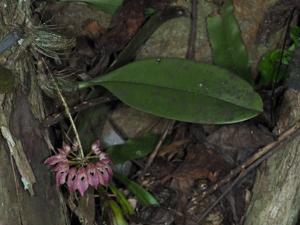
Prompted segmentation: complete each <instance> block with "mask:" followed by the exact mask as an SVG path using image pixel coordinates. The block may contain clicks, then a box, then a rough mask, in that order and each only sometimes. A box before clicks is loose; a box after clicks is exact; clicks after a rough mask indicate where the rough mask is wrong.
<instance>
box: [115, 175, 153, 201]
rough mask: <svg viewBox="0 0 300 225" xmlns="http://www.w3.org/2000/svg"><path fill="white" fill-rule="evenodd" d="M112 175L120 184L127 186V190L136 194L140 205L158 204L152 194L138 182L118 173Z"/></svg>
mask: <svg viewBox="0 0 300 225" xmlns="http://www.w3.org/2000/svg"><path fill="white" fill-rule="evenodd" d="M114 177H115V178H116V179H118V180H119V181H120V182H121V183H122V184H124V185H125V186H126V187H127V188H128V190H129V191H130V192H131V193H132V194H134V195H135V196H136V198H137V200H138V202H139V203H140V204H141V205H143V206H150V205H159V203H158V202H157V200H156V199H155V198H154V197H153V195H151V194H150V193H149V192H148V191H147V190H145V189H144V188H143V187H142V186H141V185H139V184H138V183H136V182H134V181H132V180H130V179H128V178H127V177H125V176H123V175H121V174H118V173H114Z"/></svg>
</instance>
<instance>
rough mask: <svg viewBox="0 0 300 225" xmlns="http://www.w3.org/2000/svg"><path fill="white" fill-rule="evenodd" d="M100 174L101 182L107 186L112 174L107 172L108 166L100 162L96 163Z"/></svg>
mask: <svg viewBox="0 0 300 225" xmlns="http://www.w3.org/2000/svg"><path fill="white" fill-rule="evenodd" d="M96 166H97V171H98V176H99V178H100V181H101V182H100V183H101V184H102V185H104V186H107V185H108V183H109V180H110V175H109V173H108V172H107V170H106V168H105V167H104V166H103V164H101V163H100V162H98V163H96Z"/></svg>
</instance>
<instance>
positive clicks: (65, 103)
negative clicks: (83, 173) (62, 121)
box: [43, 60, 84, 159]
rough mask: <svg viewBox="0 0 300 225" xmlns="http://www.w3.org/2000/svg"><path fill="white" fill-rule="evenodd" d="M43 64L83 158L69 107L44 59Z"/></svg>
mask: <svg viewBox="0 0 300 225" xmlns="http://www.w3.org/2000/svg"><path fill="white" fill-rule="evenodd" d="M43 61H44V60H43ZM44 64H45V65H46V67H47V69H48V71H49V74H50V76H51V79H52V80H53V83H54V85H55V88H56V91H57V94H58V96H59V98H60V100H61V102H62V104H63V106H64V108H65V111H66V115H67V117H68V118H69V120H70V123H71V127H72V129H73V131H74V134H75V138H76V140H77V142H78V147H79V152H80V155H81V158H82V159H83V158H84V152H83V148H82V144H81V141H80V138H79V134H78V131H77V128H76V126H75V123H74V120H73V118H72V115H71V112H70V109H69V107H68V104H67V102H66V100H65V98H64V96H63V95H62V93H61V91H60V89H59V86H58V84H57V82H56V80H55V78H54V76H53V75H52V73H51V71H50V70H49V68H48V66H47V64H46V62H45V61H44Z"/></svg>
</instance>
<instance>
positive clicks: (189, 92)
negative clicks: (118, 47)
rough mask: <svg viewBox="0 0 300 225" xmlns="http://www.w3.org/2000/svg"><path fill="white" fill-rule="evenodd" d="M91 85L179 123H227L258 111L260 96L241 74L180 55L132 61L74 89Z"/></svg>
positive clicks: (79, 84)
mask: <svg viewBox="0 0 300 225" xmlns="http://www.w3.org/2000/svg"><path fill="white" fill-rule="evenodd" d="M95 85H101V86H104V87H105V88H107V89H108V90H110V91H111V92H112V93H113V94H114V95H115V96H117V97H118V98H119V99H121V100H122V101H123V102H124V103H126V104H128V105H129V106H132V107H134V108H136V109H139V110H141V111H144V112H148V113H152V114H154V115H157V116H161V117H165V118H169V119H174V120H179V121H185V122H194V123H206V124H227V123H234V122H240V121H244V120H247V119H250V118H253V117H255V116H256V115H258V114H259V113H261V112H262V111H263V104H262V100H261V98H260V96H259V95H258V94H257V93H256V92H255V91H254V90H253V89H252V87H251V86H250V85H249V84H248V83H247V82H246V81H244V80H243V79H241V78H239V77H237V76H235V75H234V74H232V73H231V72H229V71H228V70H225V69H223V68H219V67H217V66H214V65H209V64H201V63H197V62H194V61H190V60H184V59H176V58H164V59H146V60H140V61H136V62H133V63H130V64H127V65H126V66H123V67H121V68H119V69H117V70H114V71H112V72H110V73H108V74H107V75H106V76H99V77H96V78H94V79H92V80H90V81H83V82H79V83H78V88H79V89H82V88H87V87H91V86H95Z"/></svg>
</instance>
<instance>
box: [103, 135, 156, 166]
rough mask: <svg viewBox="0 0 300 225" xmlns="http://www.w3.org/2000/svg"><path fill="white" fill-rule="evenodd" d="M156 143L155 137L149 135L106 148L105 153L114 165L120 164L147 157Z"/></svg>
mask: <svg viewBox="0 0 300 225" xmlns="http://www.w3.org/2000/svg"><path fill="white" fill-rule="evenodd" d="M156 142H157V136H156V135H154V134H149V135H146V136H145V137H141V138H135V139H130V140H128V141H127V142H126V143H125V144H122V145H114V146H112V147H110V148H108V149H107V151H106V152H107V153H108V154H109V156H110V158H111V159H112V161H113V163H114V164H120V163H124V162H126V161H128V160H133V159H138V158H142V157H145V156H147V155H148V154H149V153H150V152H151V151H153V149H154V147H155V144H156Z"/></svg>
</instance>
